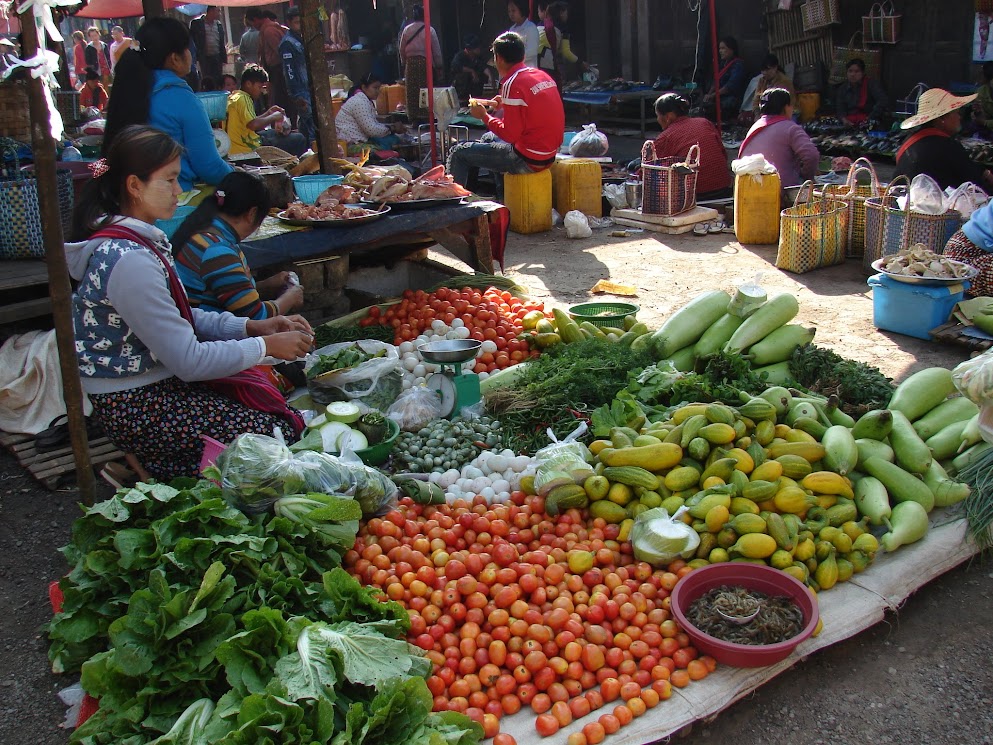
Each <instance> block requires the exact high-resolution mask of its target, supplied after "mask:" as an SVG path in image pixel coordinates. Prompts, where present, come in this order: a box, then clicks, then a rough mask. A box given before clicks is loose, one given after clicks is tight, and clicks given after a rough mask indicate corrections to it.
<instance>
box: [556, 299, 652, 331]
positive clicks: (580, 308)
mask: <svg viewBox="0 0 993 745" xmlns="http://www.w3.org/2000/svg"><path fill="white" fill-rule="evenodd" d="M639 310H641V308H639V307H638V306H637V305H635V304H634V303H581V304H580V305H573V306H572V307H571V308H569V316H570V317H571V318H572V320H574V321H575V322H576V323H581V322H583V321H589V322H590V323H592V324H593V325H594V326H600V327H604V326H617V325H618V324H619V323H623V321H624V317H625V316H634V315H637V314H638V311H639Z"/></svg>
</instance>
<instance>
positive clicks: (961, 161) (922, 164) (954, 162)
mask: <svg viewBox="0 0 993 745" xmlns="http://www.w3.org/2000/svg"><path fill="white" fill-rule="evenodd" d="M975 98H976V96H975V94H973V95H971V96H963V97H962V98H959V97H957V96H953V95H952V94H951V93H949V92H948V91H945V90H942V89H941V88H931V89H929V90H926V91H924V92H923V93H922V94H921V97H920V99H919V100H918V102H917V114H916V115H915V116H912V117H910V118H909V119H906V120H904V121H903V123H902V124H901V125H900V128H901V129H913V128H914V127H920V129H919V130H918V131H917V132H914V133H913V134H912V135H910V136H909V137H908V138H907V139H906V140H904V141H903V144H902V145H901V146H900V149H899V150H897V151H896V171H895V172H894V176H906V177H907V178H910V179H912V178H914V176H916V175H917V174H919V173H926V174H927V175H928V176H930V177H931V178H933V179H934V180H935V181H937V182H938V186H940V187H941V188H942V189H947V188H948V187H949V186H951V187H952V188H953V189H954V188H955V187H957V186H960V185H961V184H964V183H965V182H966V181H971V182H972V183H974V184H977V185H979V186H982V187H983V188H985V189H989V188H990V187H991V186H993V173H991V172H990V170H989V169H984V168H982V167H981V166H979V165H977V164H976V163H975V162H974V161H973V160H972V158H970V157H969V154H968V153H967V152H966V151H965V148H964V147H962V145H961V144H960V143H959V141H958V140H957V139H955V135H957V134H958V133H959V130H960V129H962V114H961V109H962V107H963V106H966V105H968V104H970V103H972V102H973V101H974V100H975Z"/></svg>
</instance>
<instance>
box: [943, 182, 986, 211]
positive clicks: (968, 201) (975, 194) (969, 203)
mask: <svg viewBox="0 0 993 745" xmlns="http://www.w3.org/2000/svg"><path fill="white" fill-rule="evenodd" d="M947 194H948V196H947V197H946V199H945V206H946V207H947V208H948V209H950V210H956V211H957V212H958V213H959V214H960V215H962V219H963V220H968V219H969V217H971V216H972V213H973V212H975V211H976V210H977V209H979V208H980V207H982V206H983V205H984V204H986V203H987V202H988V201H990V197H989V195H988V194H987V193H986V192H985V191H983V190H982V189H980V188H979V187H978V186H976V185H975V184H974V183H972V182H971V181H966V182H965V183H964V184H962V185H961V186H959V187H958V188H956V189H952V188H951V187H948V189H947Z"/></svg>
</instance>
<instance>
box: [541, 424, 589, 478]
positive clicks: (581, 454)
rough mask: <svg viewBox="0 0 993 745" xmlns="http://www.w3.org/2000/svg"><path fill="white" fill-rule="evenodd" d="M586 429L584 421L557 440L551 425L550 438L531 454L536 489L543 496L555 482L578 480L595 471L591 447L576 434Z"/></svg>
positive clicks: (581, 433) (580, 435)
mask: <svg viewBox="0 0 993 745" xmlns="http://www.w3.org/2000/svg"><path fill="white" fill-rule="evenodd" d="M587 429H588V427H587V425H586V423H585V422H583V423H582V424H580V425H579V426H578V427H577V428H576V429H574V430H573V431H572V432H570V433H569V434H568V435H567V436H566V437H565V439H562V440H559V439H557V438H556V437H555V433H554V432H552V430H551V429H549V430H548V437H549V439H550V440H551V441H552V443H551V444H550V445H546V446H545V447H543V448H542V449H541V450H539V451H538V452H536V453H535V454H534V458H535V461H536V462H537V468H536V470H535V474H534V488H535V491H536V492H537V493H538V494H539V495H541V496H545V495H546V494H548V492H550V491H551V490H552V489H554V488H555V487H556V486H563V485H565V484H581V483H583V482H584V481H585V480H586V479H588V478H589V477H590V476H592V475H593V474H594V471H593V466H591V465H590V463H589V461H590V460H591V459H592V457H593V456H592V454H591V453H590V449H589V448H588V447H586V445H584V444H583V443H582V442H579V441H578V440H579V438H580V437H582V436H583V435H584V434H585V433H586V430H587Z"/></svg>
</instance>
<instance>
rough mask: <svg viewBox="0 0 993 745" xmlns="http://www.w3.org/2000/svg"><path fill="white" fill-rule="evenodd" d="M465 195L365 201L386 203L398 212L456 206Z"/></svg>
mask: <svg viewBox="0 0 993 745" xmlns="http://www.w3.org/2000/svg"><path fill="white" fill-rule="evenodd" d="M464 199H465V197H445V198H444V199H408V200H406V201H399V202H393V201H389V202H370V201H367V202H364V204H375V205H380V204H385V205H389V206H390V207H392V208H393V209H394V210H395V211H396V212H411V211H413V210H426V209H430V208H431V207H455V206H456V205H459V204H462V200H464Z"/></svg>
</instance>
